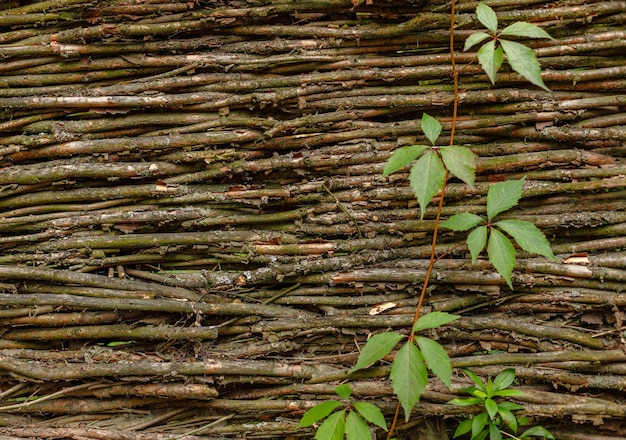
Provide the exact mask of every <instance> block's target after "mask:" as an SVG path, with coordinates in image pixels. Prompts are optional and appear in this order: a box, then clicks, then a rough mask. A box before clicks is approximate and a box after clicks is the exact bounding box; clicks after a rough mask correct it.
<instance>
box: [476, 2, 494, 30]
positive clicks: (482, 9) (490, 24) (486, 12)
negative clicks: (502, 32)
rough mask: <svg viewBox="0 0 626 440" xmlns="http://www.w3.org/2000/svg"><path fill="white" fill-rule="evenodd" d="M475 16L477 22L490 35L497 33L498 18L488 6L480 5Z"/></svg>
mask: <svg viewBox="0 0 626 440" xmlns="http://www.w3.org/2000/svg"><path fill="white" fill-rule="evenodd" d="M476 15H477V16H478V21H480V22H481V23H482V24H483V26H485V27H486V28H487V29H489V31H490V32H491V33H492V34H495V33H496V32H497V31H498V17H497V16H496V13H495V12H494V11H493V9H491V8H490V7H489V6H487V5H486V4H484V3H480V4H479V5H478V7H477V8H476Z"/></svg>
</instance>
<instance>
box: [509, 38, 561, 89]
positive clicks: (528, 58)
mask: <svg viewBox="0 0 626 440" xmlns="http://www.w3.org/2000/svg"><path fill="white" fill-rule="evenodd" d="M500 45H501V46H502V49H504V53H505V54H506V59H507V61H508V62H509V64H510V65H511V68H512V69H513V70H515V71H516V72H517V73H519V74H520V75H522V76H523V77H524V78H526V79H527V80H528V81H530V82H531V83H533V84H534V85H536V86H539V87H541V88H542V89H544V90H547V91H548V92H549V91H550V89H549V88H548V86H546V85H545V84H544V82H543V79H542V78H541V65H540V64H539V61H538V60H537V56H536V55H535V52H533V50H532V49H531V48H530V47H528V46H524V45H523V44H522V43H518V42H516V41H509V40H500Z"/></svg>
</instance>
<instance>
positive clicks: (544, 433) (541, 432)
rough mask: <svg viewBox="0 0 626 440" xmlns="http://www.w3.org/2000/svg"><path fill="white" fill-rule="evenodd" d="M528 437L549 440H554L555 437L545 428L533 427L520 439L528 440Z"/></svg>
mask: <svg viewBox="0 0 626 440" xmlns="http://www.w3.org/2000/svg"><path fill="white" fill-rule="evenodd" d="M528 437H543V438H547V439H549V440H554V436H553V435H552V433H551V432H550V431H548V430H547V429H546V428H544V427H543V426H533V427H532V428H529V429H527V430H526V431H524V432H523V433H522V435H520V437H519V438H528Z"/></svg>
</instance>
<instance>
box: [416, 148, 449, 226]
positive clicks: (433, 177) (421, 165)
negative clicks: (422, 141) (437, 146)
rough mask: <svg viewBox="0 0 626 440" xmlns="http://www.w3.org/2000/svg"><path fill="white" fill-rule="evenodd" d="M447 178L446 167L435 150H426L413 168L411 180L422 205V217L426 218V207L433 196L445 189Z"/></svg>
mask: <svg viewBox="0 0 626 440" xmlns="http://www.w3.org/2000/svg"><path fill="white" fill-rule="evenodd" d="M445 178H446V169H445V168H444V166H443V162H441V159H440V158H439V155H438V154H437V153H435V152H434V151H433V150H428V151H426V152H425V153H424V154H423V155H422V157H420V158H419V159H418V160H417V162H415V164H414V165H413V168H411V173H410V174H409V181H410V182H411V188H413V192H414V193H415V197H416V198H417V201H418V203H419V205H420V219H423V218H424V213H425V212H426V207H427V206H428V204H429V203H430V201H431V200H432V199H433V197H435V195H436V194H437V193H438V192H439V191H441V190H442V189H443V183H444V181H445Z"/></svg>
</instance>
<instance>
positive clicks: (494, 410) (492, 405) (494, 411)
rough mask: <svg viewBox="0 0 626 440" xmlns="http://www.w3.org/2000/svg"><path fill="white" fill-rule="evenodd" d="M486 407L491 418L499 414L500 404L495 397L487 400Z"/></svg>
mask: <svg viewBox="0 0 626 440" xmlns="http://www.w3.org/2000/svg"><path fill="white" fill-rule="evenodd" d="M485 409H486V410H487V414H489V418H490V419H491V420H493V419H494V418H495V417H496V416H497V415H498V404H497V403H496V402H495V401H494V400H493V399H487V400H485Z"/></svg>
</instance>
